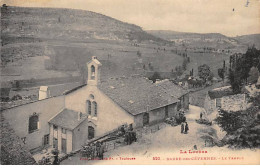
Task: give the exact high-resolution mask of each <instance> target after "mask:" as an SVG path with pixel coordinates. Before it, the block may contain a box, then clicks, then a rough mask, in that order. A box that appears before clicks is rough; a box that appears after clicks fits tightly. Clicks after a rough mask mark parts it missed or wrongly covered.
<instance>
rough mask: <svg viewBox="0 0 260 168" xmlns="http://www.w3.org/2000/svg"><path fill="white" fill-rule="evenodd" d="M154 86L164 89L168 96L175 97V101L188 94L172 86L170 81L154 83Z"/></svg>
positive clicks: (174, 85)
mask: <svg viewBox="0 0 260 168" xmlns="http://www.w3.org/2000/svg"><path fill="white" fill-rule="evenodd" d="M156 85H158V86H160V87H162V88H164V89H165V90H166V91H167V93H168V94H170V95H171V96H173V97H175V98H176V99H179V98H180V97H181V96H183V95H185V94H187V93H189V91H188V90H186V89H184V88H182V87H180V86H178V85H176V84H173V83H172V82H171V81H169V80H163V81H159V82H157V83H156Z"/></svg>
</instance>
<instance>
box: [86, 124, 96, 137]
mask: <svg viewBox="0 0 260 168" xmlns="http://www.w3.org/2000/svg"><path fill="white" fill-rule="evenodd" d="M94 137H95V129H94V128H93V127H92V126H88V139H92V138H94Z"/></svg>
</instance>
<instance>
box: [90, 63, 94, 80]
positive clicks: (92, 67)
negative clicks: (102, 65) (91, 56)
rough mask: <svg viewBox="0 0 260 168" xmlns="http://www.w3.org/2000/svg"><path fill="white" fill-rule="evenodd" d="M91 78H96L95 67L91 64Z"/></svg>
mask: <svg viewBox="0 0 260 168" xmlns="http://www.w3.org/2000/svg"><path fill="white" fill-rule="evenodd" d="M91 79H95V67H94V65H91Z"/></svg>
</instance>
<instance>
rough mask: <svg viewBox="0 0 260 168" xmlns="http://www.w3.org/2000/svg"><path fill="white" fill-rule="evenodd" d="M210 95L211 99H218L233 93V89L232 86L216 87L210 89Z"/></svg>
mask: <svg viewBox="0 0 260 168" xmlns="http://www.w3.org/2000/svg"><path fill="white" fill-rule="evenodd" d="M208 95H209V97H210V98H211V99H216V98H221V97H224V96H229V95H233V91H232V88H231V86H224V87H221V88H215V89H213V90H210V91H208Z"/></svg>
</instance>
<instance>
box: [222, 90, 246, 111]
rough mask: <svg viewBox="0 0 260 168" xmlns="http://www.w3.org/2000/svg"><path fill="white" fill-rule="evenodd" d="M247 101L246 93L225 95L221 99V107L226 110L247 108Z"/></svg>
mask: <svg viewBox="0 0 260 168" xmlns="http://www.w3.org/2000/svg"><path fill="white" fill-rule="evenodd" d="M246 107H247V101H246V96H245V94H236V95H231V96H225V97H222V99H221V108H222V109H223V110H225V111H239V110H246Z"/></svg>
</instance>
